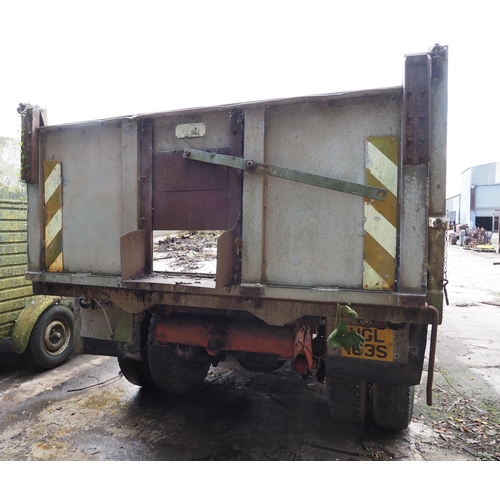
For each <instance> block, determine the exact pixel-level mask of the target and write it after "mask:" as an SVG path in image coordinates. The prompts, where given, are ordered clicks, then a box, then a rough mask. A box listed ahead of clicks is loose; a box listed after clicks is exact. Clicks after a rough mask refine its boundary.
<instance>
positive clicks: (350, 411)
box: [326, 373, 368, 424]
mask: <svg viewBox="0 0 500 500" xmlns="http://www.w3.org/2000/svg"><path fill="white" fill-rule="evenodd" d="M326 388H327V394H328V404H329V405H330V412H331V414H332V416H333V418H334V419H335V420H339V421H341V422H351V423H356V424H360V423H363V422H364V420H365V417H366V413H367V410H368V384H367V383H366V382H360V381H359V380H354V379H351V378H347V377H342V376H340V375H333V374H331V373H327V374H326Z"/></svg>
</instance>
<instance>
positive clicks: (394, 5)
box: [0, 0, 500, 197]
mask: <svg viewBox="0 0 500 500" xmlns="http://www.w3.org/2000/svg"><path fill="white" fill-rule="evenodd" d="M347 4H348V5H347ZM499 33H500V30H499V26H498V16H497V10H496V9H495V2H493V1H492V0H487V1H485V0H475V1H474V2H457V1H453V2H452V1H440V0H433V1H427V0H424V1H420V2H402V1H401V0H399V1H393V0H378V1H375V0H372V1H369V2H368V1H366V0H362V1H356V0H349V2H336V1H334V0H330V1H315V0H308V1H307V2H304V1H302V0H297V1H295V2H283V1H273V0H267V1H261V0H253V1H239V2H237V1H234V0H233V1H227V0H210V1H208V0H206V1H199V0H184V1H182V2H181V1H178V2H172V1H170V0H164V1H163V2H162V1H158V0H156V1H150V0H141V1H140V2H131V1H129V0H121V1H116V0H112V1H107V0H100V1H94V0H88V1H86V2H69V1H67V0H66V1H58V0H44V1H43V2H41V1H40V0H37V1H32V0H25V1H23V2H18V1H17V0H4V2H3V3H2V11H1V15H0V42H1V44H0V47H1V48H2V49H1V50H2V57H1V65H0V71H1V78H0V136H7V137H18V135H19V128H20V118H19V115H18V114H17V112H16V108H17V106H18V103H20V102H30V103H32V104H38V105H39V106H41V107H43V108H46V109H47V112H48V122H49V124H50V125H55V124H59V123H68V122H74V121H84V120H92V119H99V118H109V117H114V116H122V115H131V114H136V113H148V112H157V111H168V110H174V109H182V108H191V107H199V106H209V105H217V104H230V103H237V102H246V101H254V100H261V99H273V98H279V97H294V96H300V95H314V94H323V93H330V92H340V91H349V90H361V89H370V88H378V87H391V86H398V85H401V83H402V74H403V64H404V55H405V54H412V53H418V52H426V51H427V50H428V49H429V48H431V47H432V46H433V45H434V44H435V43H440V44H441V45H448V46H449V107H448V110H449V112H448V159H447V165H448V176H447V196H448V197H449V196H453V195H455V194H458V193H459V191H460V174H461V172H463V171H464V170H466V169H467V168H469V167H471V166H475V165H482V164H484V163H492V162H500V141H499V135H500V134H499V133H500V125H499V119H498V116H499V113H500V99H499V91H500V70H499V67H500V65H499V61H500V50H499V49H500V36H499Z"/></svg>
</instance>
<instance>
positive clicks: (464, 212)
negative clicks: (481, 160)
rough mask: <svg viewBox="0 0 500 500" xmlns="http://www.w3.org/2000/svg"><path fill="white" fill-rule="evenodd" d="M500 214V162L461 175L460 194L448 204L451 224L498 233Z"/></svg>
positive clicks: (479, 166) (448, 200)
mask: <svg viewBox="0 0 500 500" xmlns="http://www.w3.org/2000/svg"><path fill="white" fill-rule="evenodd" d="M499 210H500V162H496V163H487V164H485V165H478V166H475V167H471V168H468V169H467V170H465V172H462V179H461V192H460V194H459V195H457V196H453V197H452V198H448V199H447V200H446V212H447V216H448V219H449V220H450V222H454V223H455V224H468V225H469V227H470V228H475V227H476V226H477V227H482V228H484V229H486V230H488V231H494V232H497V231H498V216H499Z"/></svg>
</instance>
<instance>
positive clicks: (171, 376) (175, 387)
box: [147, 315, 211, 394]
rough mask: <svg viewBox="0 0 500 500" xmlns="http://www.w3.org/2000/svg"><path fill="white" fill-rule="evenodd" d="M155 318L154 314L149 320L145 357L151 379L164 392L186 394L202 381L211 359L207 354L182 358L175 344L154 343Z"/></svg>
mask: <svg viewBox="0 0 500 500" xmlns="http://www.w3.org/2000/svg"><path fill="white" fill-rule="evenodd" d="M156 318H157V316H156V315H154V316H153V318H152V320H151V324H150V327H149V336H148V352H147V357H148V363H149V371H150V373H151V376H152V379H153V380H154V383H155V384H156V385H157V386H158V387H159V388H160V389H161V390H163V391H165V392H168V393H171V394H187V393H188V392H191V391H192V390H194V389H196V388H197V387H199V386H200V385H201V384H202V383H203V381H204V380H205V377H206V376H207V373H208V370H209V369H210V364H211V359H210V357H209V356H208V355H207V356H206V357H202V358H200V359H193V360H191V359H184V358H181V357H179V356H178V349H177V344H170V345H166V346H160V345H158V344H156V343H155V340H154V329H155V324H156Z"/></svg>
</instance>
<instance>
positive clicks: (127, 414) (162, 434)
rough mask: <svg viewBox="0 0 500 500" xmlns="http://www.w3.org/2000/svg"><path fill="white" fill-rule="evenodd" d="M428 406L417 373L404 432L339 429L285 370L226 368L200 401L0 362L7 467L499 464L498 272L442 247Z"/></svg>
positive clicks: (69, 370) (211, 379)
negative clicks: (440, 303) (440, 301)
mask: <svg viewBox="0 0 500 500" xmlns="http://www.w3.org/2000/svg"><path fill="white" fill-rule="evenodd" d="M447 255H448V257H447V273H448V279H449V285H448V287H447V291H448V297H449V301H450V304H449V306H446V307H445V311H444V320H443V324H442V325H441V327H440V329H439V334H438V335H439V343H438V349H437V362H436V365H437V369H436V373H435V376H434V380H435V384H434V404H433V406H432V407H428V406H427V405H426V403H425V382H426V372H424V375H423V379H422V383H421V385H420V387H419V388H417V391H416V400H415V411H414V419H413V421H412V423H411V424H410V426H409V428H408V429H407V430H405V431H403V432H400V433H393V432H388V431H381V430H380V429H378V428H376V426H375V425H374V423H373V422H371V421H368V422H366V423H365V424H364V425H363V426H356V425H349V424H345V425H343V424H338V423H334V422H333V421H332V420H331V418H330V415H329V410H328V402H327V400H326V394H325V393H326V391H325V387H324V386H323V385H322V384H319V383H318V382H317V381H315V380H312V379H309V380H303V379H302V378H301V377H300V376H299V375H297V374H296V373H294V372H293V371H292V370H291V369H290V366H289V365H285V366H284V367H283V368H281V369H280V370H278V371H277V372H274V373H270V374H263V373H255V372H248V371H246V370H244V369H243V368H241V367H240V366H239V365H238V364H237V363H236V361H235V360H234V359H232V358H230V359H228V361H226V362H225V363H221V364H220V365H219V367H217V368H212V369H211V371H210V373H209V375H208V377H207V380H206V381H205V383H204V384H203V386H202V387H201V389H200V390H198V391H197V392H195V393H194V394H191V395H189V396H184V397H174V396H168V395H165V394H163V393H159V392H156V391H147V390H144V389H140V388H138V387H136V386H133V385H131V384H129V383H128V382H127V381H126V380H125V379H124V378H123V377H122V376H121V375H120V374H119V368H118V364H117V362H116V360H115V359H113V358H105V357H98V356H73V357H72V358H71V359H70V361H69V362H68V363H67V364H66V365H64V366H62V367H60V368H57V369H55V370H52V371H49V372H36V371H34V370H32V369H31V368H30V367H29V366H28V365H27V364H26V362H25V361H24V360H23V358H22V357H15V356H12V355H7V354H1V355H0V401H1V405H0V459H1V460H3V461H14V462H20V461H54V460H65V461H89V462H90V461H164V460H170V461H325V462H326V461H344V462H370V461H380V462H381V461H408V462H410V461H411V462H416V461H419V462H423V461H463V462H467V461H483V462H484V461H498V460H500V403H499V401H500V361H499V360H500V338H499V337H498V324H499V319H500V293H499V283H500V280H499V278H500V276H499V275H500V265H495V264H494V263H495V262H499V261H500V256H499V255H498V254H491V253H489V254H486V253H478V252H472V251H467V250H464V249H463V248H461V247H459V246H449V247H448V254H447Z"/></svg>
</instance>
